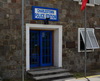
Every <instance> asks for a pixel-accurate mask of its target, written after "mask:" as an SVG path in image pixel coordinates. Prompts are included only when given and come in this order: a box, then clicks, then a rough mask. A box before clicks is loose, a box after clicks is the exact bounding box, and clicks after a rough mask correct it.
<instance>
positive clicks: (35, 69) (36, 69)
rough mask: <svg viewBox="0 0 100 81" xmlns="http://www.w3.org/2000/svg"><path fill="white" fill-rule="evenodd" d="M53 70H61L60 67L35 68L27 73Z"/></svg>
mask: <svg viewBox="0 0 100 81" xmlns="http://www.w3.org/2000/svg"><path fill="white" fill-rule="evenodd" d="M52 69H60V67H54V66H52V67H39V68H34V69H31V70H28V71H27V72H32V71H40V70H52Z"/></svg>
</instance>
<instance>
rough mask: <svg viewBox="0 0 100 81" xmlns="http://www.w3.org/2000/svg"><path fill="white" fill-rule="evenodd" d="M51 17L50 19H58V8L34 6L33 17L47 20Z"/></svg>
mask: <svg viewBox="0 0 100 81" xmlns="http://www.w3.org/2000/svg"><path fill="white" fill-rule="evenodd" d="M46 18H50V19H49V20H50V21H58V9H56V8H47V7H38V6H32V19H34V20H45V19H46Z"/></svg>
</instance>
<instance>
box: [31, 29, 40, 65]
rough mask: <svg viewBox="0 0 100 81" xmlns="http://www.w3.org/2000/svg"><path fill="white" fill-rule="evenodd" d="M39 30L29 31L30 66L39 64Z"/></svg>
mask: <svg viewBox="0 0 100 81" xmlns="http://www.w3.org/2000/svg"><path fill="white" fill-rule="evenodd" d="M39 57H40V53H39V31H30V67H38V66H39Z"/></svg>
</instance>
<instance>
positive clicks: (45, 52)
mask: <svg viewBox="0 0 100 81" xmlns="http://www.w3.org/2000/svg"><path fill="white" fill-rule="evenodd" d="M40 35H41V39H40V40H41V46H40V48H41V51H40V55H41V56H40V57H41V66H51V65H52V32H51V31H40Z"/></svg>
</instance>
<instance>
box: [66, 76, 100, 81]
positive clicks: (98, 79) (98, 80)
mask: <svg viewBox="0 0 100 81" xmlns="http://www.w3.org/2000/svg"><path fill="white" fill-rule="evenodd" d="M87 78H88V79H89V80H87V79H86V78H77V79H75V78H73V79H68V80H65V81H100V75H94V76H88V77H87Z"/></svg>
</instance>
